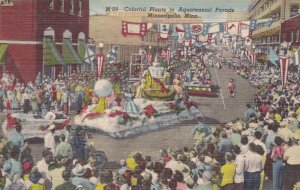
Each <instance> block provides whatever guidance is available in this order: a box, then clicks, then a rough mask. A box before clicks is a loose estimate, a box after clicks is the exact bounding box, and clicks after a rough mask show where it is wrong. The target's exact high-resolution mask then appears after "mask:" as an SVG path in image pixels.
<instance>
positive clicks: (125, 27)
mask: <svg viewBox="0 0 300 190" xmlns="http://www.w3.org/2000/svg"><path fill="white" fill-rule="evenodd" d="M146 32H147V23H135V22H125V21H122V34H123V36H125V37H126V36H127V35H139V36H140V37H144V36H145V35H146Z"/></svg>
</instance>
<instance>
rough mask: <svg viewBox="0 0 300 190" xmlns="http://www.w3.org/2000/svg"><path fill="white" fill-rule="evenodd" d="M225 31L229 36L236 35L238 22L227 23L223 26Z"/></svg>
mask: <svg viewBox="0 0 300 190" xmlns="http://www.w3.org/2000/svg"><path fill="white" fill-rule="evenodd" d="M225 31H226V32H228V34H231V35H237V34H238V32H239V22H228V23H226V24H225Z"/></svg>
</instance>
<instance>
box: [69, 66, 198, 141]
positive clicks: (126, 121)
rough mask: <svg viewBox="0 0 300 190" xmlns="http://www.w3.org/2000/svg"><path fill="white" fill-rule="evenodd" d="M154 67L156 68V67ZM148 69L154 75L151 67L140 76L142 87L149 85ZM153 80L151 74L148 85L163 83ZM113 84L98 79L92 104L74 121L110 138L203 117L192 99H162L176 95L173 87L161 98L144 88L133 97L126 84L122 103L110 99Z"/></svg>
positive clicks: (144, 131)
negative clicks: (185, 100)
mask: <svg viewBox="0 0 300 190" xmlns="http://www.w3.org/2000/svg"><path fill="white" fill-rule="evenodd" d="M154 67H155V66H154ZM155 69H156V71H157V68H155ZM158 70H160V69H158ZM156 71H155V72H154V73H156V74H158V73H159V72H160V71H161V70H160V71H159V72H156ZM150 72H152V74H154V73H153V70H152V69H150V71H149V73H148V74H147V76H144V77H146V78H143V79H141V80H145V81H144V82H145V87H144V88H145V89H148V88H150V85H149V84H148V83H147V80H150ZM145 74H146V73H145ZM153 76H158V75H153ZM159 76H161V74H159ZM147 77H148V79H147ZM148 82H149V81H148ZM155 82H156V81H155V80H153V78H152V77H151V88H153V87H157V86H158V87H160V88H161V87H162V85H163V84H162V83H160V82H157V83H155ZM147 85H149V86H147ZM112 86H113V85H112V84H111V82H110V81H108V80H106V79H101V80H98V81H97V82H96V84H95V88H94V94H95V97H93V101H92V102H93V103H92V104H91V105H89V106H86V107H84V109H83V110H82V112H81V114H79V115H77V116H75V117H74V124H76V125H81V126H86V127H87V128H90V129H95V130H97V131H100V132H102V133H105V134H107V135H109V136H111V137H113V138H127V137H131V136H135V135H137V134H142V133H147V132H150V131H155V130H159V129H162V128H168V127H176V125H179V124H181V123H182V122H185V121H192V120H195V119H197V118H198V117H200V116H202V115H201V113H200V111H199V109H198V107H197V105H196V104H195V103H194V102H182V103H181V104H180V105H175V102H173V101H163V100H166V99H170V100H171V99H172V98H171V96H175V94H176V92H173V91H172V90H170V91H168V92H167V93H166V94H167V95H166V94H164V93H163V96H162V97H161V94H157V95H155V96H153V95H150V96H147V95H146V96H145V93H144V94H143V91H142V90H143V89H137V93H141V94H140V97H135V98H134V97H133V96H134V93H132V88H130V87H129V88H128V90H127V91H126V92H123V93H122V102H121V103H118V102H115V101H114V98H112V97H113V96H114V92H113V88H112ZM165 88H167V87H165ZM139 90H141V91H140V92H139ZM168 93H170V94H168ZM173 93H175V94H174V95H173ZM171 94H172V95H171ZM137 95H138V94H137ZM145 97H146V98H145ZM166 97H168V98H166ZM159 98H161V100H160V101H159V100H158V99H159ZM153 99H155V100H153Z"/></svg>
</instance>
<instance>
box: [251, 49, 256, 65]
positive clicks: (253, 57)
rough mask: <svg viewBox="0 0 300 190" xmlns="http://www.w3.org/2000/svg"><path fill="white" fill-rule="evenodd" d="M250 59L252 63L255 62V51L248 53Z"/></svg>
mask: <svg viewBox="0 0 300 190" xmlns="http://www.w3.org/2000/svg"><path fill="white" fill-rule="evenodd" d="M250 59H251V62H252V64H255V63H256V53H255V52H252V53H251V54H250Z"/></svg>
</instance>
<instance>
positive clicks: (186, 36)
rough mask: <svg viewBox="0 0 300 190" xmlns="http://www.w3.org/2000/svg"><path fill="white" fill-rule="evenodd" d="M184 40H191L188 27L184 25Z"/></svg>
mask: <svg viewBox="0 0 300 190" xmlns="http://www.w3.org/2000/svg"><path fill="white" fill-rule="evenodd" d="M183 28H184V38H186V39H189V38H191V31H190V25H189V24H184V25H183Z"/></svg>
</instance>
